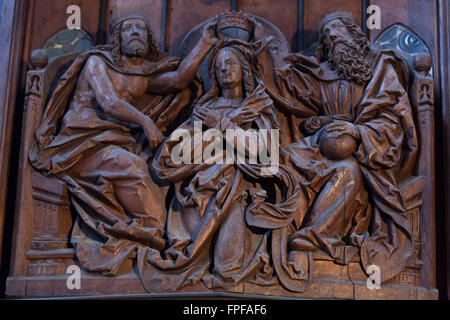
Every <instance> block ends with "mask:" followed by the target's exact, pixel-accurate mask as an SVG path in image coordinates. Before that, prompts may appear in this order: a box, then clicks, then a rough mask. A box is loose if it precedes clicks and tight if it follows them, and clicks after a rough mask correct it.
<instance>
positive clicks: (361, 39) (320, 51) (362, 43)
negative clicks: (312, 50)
mask: <svg viewBox="0 0 450 320" xmlns="http://www.w3.org/2000/svg"><path fill="white" fill-rule="evenodd" d="M336 19H339V20H341V21H342V23H343V24H344V26H345V27H346V28H347V31H348V32H349V33H350V35H351V36H352V38H353V41H354V42H355V43H356V44H357V45H358V46H359V47H360V48H361V49H362V51H363V53H364V54H367V53H369V51H370V43H369V39H367V37H366V35H365V34H364V33H363V32H362V30H361V28H360V27H359V26H358V25H357V24H356V23H355V22H353V21H352V20H351V19H349V18H344V17H339V18H336ZM324 38H325V35H324V34H323V33H322V30H320V31H319V44H318V45H317V48H316V58H317V59H319V61H320V62H324V61H326V60H328V58H329V55H330V52H329V50H330V48H328V46H327V45H325V43H324Z"/></svg>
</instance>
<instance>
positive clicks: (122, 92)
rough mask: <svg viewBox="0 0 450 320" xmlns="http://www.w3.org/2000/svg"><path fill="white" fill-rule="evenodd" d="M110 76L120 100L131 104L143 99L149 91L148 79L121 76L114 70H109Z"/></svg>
mask: <svg viewBox="0 0 450 320" xmlns="http://www.w3.org/2000/svg"><path fill="white" fill-rule="evenodd" d="M108 75H109V78H110V79H111V82H112V84H113V86H114V89H115V92H116V95H117V97H118V98H119V99H122V100H125V101H128V102H131V101H133V100H136V99H139V98H141V97H142V96H143V95H144V94H145V92H146V90H147V84H148V77H145V76H133V75H126V74H121V73H118V72H115V71H113V70H108Z"/></svg>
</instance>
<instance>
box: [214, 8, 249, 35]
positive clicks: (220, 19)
mask: <svg viewBox="0 0 450 320" xmlns="http://www.w3.org/2000/svg"><path fill="white" fill-rule="evenodd" d="M226 28H239V29H242V30H245V31H247V32H248V33H249V34H251V32H252V25H251V24H250V22H249V21H248V18H247V15H246V14H244V13H242V11H238V12H236V11H230V12H225V13H221V14H219V15H218V16H217V27H216V30H217V32H220V31H221V30H223V29H226Z"/></svg>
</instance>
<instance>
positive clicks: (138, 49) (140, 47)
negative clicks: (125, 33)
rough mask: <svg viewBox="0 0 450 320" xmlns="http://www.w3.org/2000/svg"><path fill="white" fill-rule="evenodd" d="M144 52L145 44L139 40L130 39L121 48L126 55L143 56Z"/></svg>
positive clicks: (145, 50) (145, 49)
mask: <svg viewBox="0 0 450 320" xmlns="http://www.w3.org/2000/svg"><path fill="white" fill-rule="evenodd" d="M146 52H147V46H146V45H145V44H144V43H142V42H141V41H139V40H132V41H130V42H128V44H127V45H126V46H124V48H123V53H124V54H125V55H126V56H127V57H143V56H145V54H146Z"/></svg>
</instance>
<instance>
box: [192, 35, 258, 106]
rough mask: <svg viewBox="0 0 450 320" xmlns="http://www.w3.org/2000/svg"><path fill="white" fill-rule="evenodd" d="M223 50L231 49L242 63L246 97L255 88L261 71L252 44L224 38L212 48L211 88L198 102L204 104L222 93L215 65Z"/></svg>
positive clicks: (210, 63) (210, 60) (210, 62)
mask: <svg viewBox="0 0 450 320" xmlns="http://www.w3.org/2000/svg"><path fill="white" fill-rule="evenodd" d="M221 50H231V51H232V52H233V53H235V54H236V55H237V57H238V59H239V62H240V63H241V69H242V82H243V89H244V92H243V93H244V98H245V97H248V96H249V95H251V93H252V92H253V91H254V90H255V88H256V85H257V82H258V78H257V74H258V73H259V65H258V63H257V60H256V54H255V52H254V49H253V48H252V47H251V45H250V44H248V43H246V42H244V41H240V40H236V39H234V40H222V41H220V42H219V43H218V44H216V46H215V47H214V48H213V49H212V51H211V54H210V58H209V77H210V79H211V89H210V90H209V91H208V92H207V93H205V95H204V96H203V97H202V98H201V99H200V100H199V101H198V102H197V105H202V104H204V103H205V102H207V101H208V100H211V99H213V98H215V97H218V96H219V95H220V88H219V84H218V81H217V77H216V71H215V65H216V60H217V56H218V55H219V52H220V51H221Z"/></svg>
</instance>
